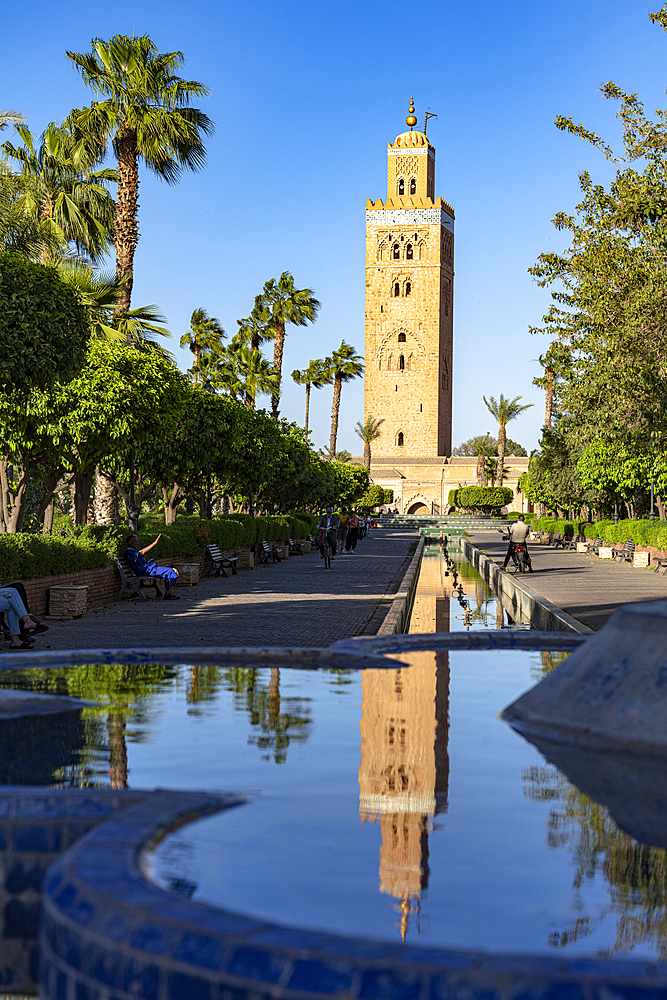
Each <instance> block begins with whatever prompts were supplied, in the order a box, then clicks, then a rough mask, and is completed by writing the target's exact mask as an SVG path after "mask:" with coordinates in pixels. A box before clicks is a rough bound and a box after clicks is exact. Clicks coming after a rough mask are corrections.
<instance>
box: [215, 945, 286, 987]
mask: <svg viewBox="0 0 667 1000" xmlns="http://www.w3.org/2000/svg"><path fill="white" fill-rule="evenodd" d="M285 964H286V962H285V959H284V958H283V957H282V955H280V954H276V953H275V952H271V951H261V950H260V949H259V948H237V949H236V951H235V952H234V954H233V955H232V958H231V961H230V963H229V965H228V967H227V972H228V973H229V974H230V975H231V976H239V978H241V979H259V980H264V982H267V983H277V982H278V980H279V979H280V977H281V976H282V974H283V971H284V969H285Z"/></svg>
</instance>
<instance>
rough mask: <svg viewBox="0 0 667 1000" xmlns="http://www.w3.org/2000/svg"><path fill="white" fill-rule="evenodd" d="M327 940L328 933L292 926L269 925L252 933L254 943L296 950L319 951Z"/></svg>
mask: <svg viewBox="0 0 667 1000" xmlns="http://www.w3.org/2000/svg"><path fill="white" fill-rule="evenodd" d="M327 940H328V937H327V935H326V934H316V933H314V932H313V931H299V930H292V928H291V927H268V928H266V929H265V930H262V931H260V932H259V933H257V934H253V935H252V943H253V944H254V945H274V946H278V947H282V948H289V949H292V950H294V951H306V950H307V951H317V950H318V949H319V945H320V944H322V943H326V941H327Z"/></svg>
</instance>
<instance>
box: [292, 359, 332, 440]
mask: <svg viewBox="0 0 667 1000" xmlns="http://www.w3.org/2000/svg"><path fill="white" fill-rule="evenodd" d="M292 378H293V379H294V381H295V382H296V384H297V385H305V387H306V422H305V424H304V430H305V432H306V439H307V438H308V418H309V415H310V390H311V389H321V388H322V386H325V385H331V383H332V382H333V374H332V372H331V358H320V359H319V360H318V361H309V362H308V367H307V368H304V369H302V370H301V371H299V369H298V368H295V369H294V371H293V372H292Z"/></svg>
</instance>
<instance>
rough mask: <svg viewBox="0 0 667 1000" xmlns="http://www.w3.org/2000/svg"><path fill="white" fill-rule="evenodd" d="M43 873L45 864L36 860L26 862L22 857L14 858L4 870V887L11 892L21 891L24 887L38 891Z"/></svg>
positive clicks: (42, 879)
mask: <svg viewBox="0 0 667 1000" xmlns="http://www.w3.org/2000/svg"><path fill="white" fill-rule="evenodd" d="M44 874H45V866H44V865H40V864H39V863H38V862H37V861H34V860H33V861H32V862H31V863H30V864H26V862H25V861H24V860H23V859H22V858H15V859H14V861H12V862H11V864H9V865H8V867H7V870H6V871H5V889H6V890H7V892H11V893H16V892H23V891H24V890H25V889H34V890H35V891H36V892H40V891H41V888H42V882H43V881H44Z"/></svg>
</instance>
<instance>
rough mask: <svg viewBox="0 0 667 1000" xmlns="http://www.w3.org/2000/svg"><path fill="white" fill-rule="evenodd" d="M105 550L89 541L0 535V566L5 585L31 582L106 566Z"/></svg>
mask: <svg viewBox="0 0 667 1000" xmlns="http://www.w3.org/2000/svg"><path fill="white" fill-rule="evenodd" d="M108 564H109V556H108V553H107V551H106V550H105V548H104V547H103V546H101V545H98V544H97V543H96V542H94V541H93V540H92V539H91V538H73V537H68V538H62V537H60V536H59V535H33V534H16V535H8V534H4V535H0V565H1V566H2V575H3V577H4V579H5V581H6V582H7V583H9V582H10V581H11V580H35V579H37V578H38V577H40V576H55V575H56V574H57V573H76V572H78V571H79V570H84V569H101V568H102V567H104V566H108Z"/></svg>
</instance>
